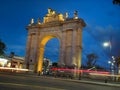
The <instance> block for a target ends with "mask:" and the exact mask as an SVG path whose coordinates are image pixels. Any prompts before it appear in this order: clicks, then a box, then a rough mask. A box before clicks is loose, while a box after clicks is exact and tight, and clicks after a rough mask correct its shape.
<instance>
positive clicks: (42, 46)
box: [37, 35, 56, 73]
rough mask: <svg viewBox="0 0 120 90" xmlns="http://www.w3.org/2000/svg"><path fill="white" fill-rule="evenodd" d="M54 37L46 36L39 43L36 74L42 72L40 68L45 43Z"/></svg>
mask: <svg viewBox="0 0 120 90" xmlns="http://www.w3.org/2000/svg"><path fill="white" fill-rule="evenodd" d="M55 37H56V36H53V35H48V36H46V37H44V38H43V40H42V41H41V43H40V55H39V59H38V69H37V72H40V73H41V72H42V66H43V57H44V47H45V45H46V43H47V42H48V40H50V39H52V38H55Z"/></svg>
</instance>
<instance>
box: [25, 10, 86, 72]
mask: <svg viewBox="0 0 120 90" xmlns="http://www.w3.org/2000/svg"><path fill="white" fill-rule="evenodd" d="M85 25H86V24H85V22H84V21H83V19H80V18H78V16H77V12H75V13H74V17H73V18H68V14H67V13H65V15H64V16H63V15H62V14H58V13H56V12H55V11H54V10H52V9H50V8H49V9H48V14H46V16H45V17H44V20H43V23H41V22H40V19H39V18H38V21H37V23H34V19H31V22H30V24H29V25H28V26H27V28H26V29H27V30H28V37H27V46H26V58H25V60H26V68H29V69H31V70H34V71H36V72H42V65H43V58H44V47H45V45H46V43H47V42H48V40H50V39H52V38H58V39H59V41H60V55H59V61H58V64H59V65H61V66H62V65H66V66H76V67H77V68H80V66H81V50H82V28H83V27H85Z"/></svg>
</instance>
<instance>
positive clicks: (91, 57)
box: [86, 53, 98, 68]
mask: <svg viewBox="0 0 120 90" xmlns="http://www.w3.org/2000/svg"><path fill="white" fill-rule="evenodd" d="M97 58H98V56H97V55H96V54H94V53H91V54H88V55H87V59H88V60H87V63H86V64H87V67H88V68H91V67H93V66H95V64H96V61H97Z"/></svg>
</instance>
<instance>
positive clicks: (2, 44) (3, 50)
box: [0, 40, 6, 55]
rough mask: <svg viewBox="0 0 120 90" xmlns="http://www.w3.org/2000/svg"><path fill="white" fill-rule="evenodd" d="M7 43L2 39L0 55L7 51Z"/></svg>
mask: <svg viewBox="0 0 120 90" xmlns="http://www.w3.org/2000/svg"><path fill="white" fill-rule="evenodd" d="M5 49H6V45H5V43H4V42H2V41H1V40H0V55H3V54H4V53H5Z"/></svg>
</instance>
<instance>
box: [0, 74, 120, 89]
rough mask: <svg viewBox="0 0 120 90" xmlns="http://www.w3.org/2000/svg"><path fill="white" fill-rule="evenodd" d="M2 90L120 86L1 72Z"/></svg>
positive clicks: (108, 87) (0, 85)
mask: <svg viewBox="0 0 120 90" xmlns="http://www.w3.org/2000/svg"><path fill="white" fill-rule="evenodd" d="M0 90H120V88H119V87H112V86H105V85H95V84H87V83H80V82H73V81H67V80H61V79H56V78H53V77H43V76H34V75H32V76H24V75H17V74H13V73H11V74H6V73H0Z"/></svg>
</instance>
